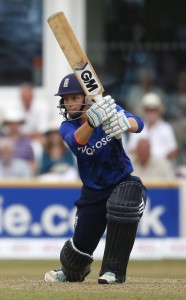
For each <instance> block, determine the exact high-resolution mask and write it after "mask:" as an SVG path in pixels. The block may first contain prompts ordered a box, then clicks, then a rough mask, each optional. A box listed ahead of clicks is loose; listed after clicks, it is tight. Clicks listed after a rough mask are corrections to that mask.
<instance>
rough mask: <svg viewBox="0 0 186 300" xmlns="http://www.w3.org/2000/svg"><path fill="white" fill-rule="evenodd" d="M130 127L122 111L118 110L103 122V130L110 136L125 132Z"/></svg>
mask: <svg viewBox="0 0 186 300" xmlns="http://www.w3.org/2000/svg"><path fill="white" fill-rule="evenodd" d="M130 127H131V126H130V123H129V121H128V119H127V117H126V116H125V114H124V111H119V112H118V113H117V114H115V115H114V116H113V117H111V118H110V119H109V120H107V121H106V122H105V123H104V124H103V130H104V131H105V133H106V134H110V136H111V137H112V136H116V135H118V134H120V133H122V132H125V131H126V130H128V129H129V128H130Z"/></svg>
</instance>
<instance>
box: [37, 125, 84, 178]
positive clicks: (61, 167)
mask: <svg viewBox="0 0 186 300" xmlns="http://www.w3.org/2000/svg"><path fill="white" fill-rule="evenodd" d="M38 175H40V176H38V178H40V179H60V180H66V181H73V180H77V179H79V176H78V171H77V168H76V162H75V158H74V156H73V154H72V152H71V151H70V150H69V148H68V146H67V145H66V144H65V143H64V141H63V139H62V138H61V136H60V134H59V124H58V123H57V122H56V121H52V122H50V125H49V128H48V130H47V131H46V133H45V144H44V149H43V154H42V156H41V161H40V165H39V169H38Z"/></svg>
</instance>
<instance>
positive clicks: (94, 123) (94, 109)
mask: <svg viewBox="0 0 186 300" xmlns="http://www.w3.org/2000/svg"><path fill="white" fill-rule="evenodd" d="M116 112H117V111H116V103H115V101H114V99H112V98H111V96H105V97H104V98H102V99H101V100H98V101H97V102H96V103H94V104H93V105H92V106H91V107H90V108H89V109H88V110H87V111H86V114H87V116H88V123H89V125H90V126H91V127H93V128H96V127H98V126H99V125H101V124H102V123H103V122H104V121H106V120H108V119H110V118H111V117H112V116H113V115H114V114H115V113H116Z"/></svg>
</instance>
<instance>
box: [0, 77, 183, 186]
mask: <svg viewBox="0 0 186 300" xmlns="http://www.w3.org/2000/svg"><path fill="white" fill-rule="evenodd" d="M183 80H184V78H182V81H183ZM180 85H181V83H180ZM180 89H181V87H180ZM182 89H183V87H182ZM135 93H137V89H136V90H135ZM135 93H134V91H133V94H132V93H129V96H130V97H131V103H130V97H129V98H128V102H127V101H125V102H124V103H125V104H123V108H124V109H127V110H129V109H130V111H131V112H132V113H134V114H136V113H138V115H140V116H141V117H142V118H143V120H144V130H143V131H142V132H141V133H140V134H130V133H126V136H125V138H124V142H125V143H127V151H128V153H129V154H130V156H131V158H132V163H133V166H134V173H133V174H134V175H137V176H140V177H141V178H142V179H143V180H148V179H160V180H161V179H164V180H166V179H173V178H176V177H178V176H184V175H185V174H184V171H183V172H180V170H181V169H182V168H183V169H184V157H185V153H184V152H185V148H184V145H183V143H184V142H183V136H184V138H185V131H184V134H182V135H181V133H182V131H183V128H182V127H184V126H183V124H182V126H181V125H180V127H179V130H178V128H177V127H176V126H175V123H174V121H175V118H173V120H167V119H166V118H165V116H166V114H167V113H169V111H170V110H173V107H172V108H170V107H169V106H167V107H166V105H165V102H164V101H163V100H162V98H161V95H160V93H159V91H156V90H150V91H148V90H147V91H146V92H143V93H142V92H140V95H141V98H140V99H138V101H137V100H136V106H135V101H134V99H133V98H132V95H133V96H134V94H135ZM136 96H137V95H136ZM132 99H133V100H132ZM181 99H182V98H181ZM115 100H116V102H118V101H117V99H115ZM172 101H173V100H172ZM180 101H182V102H183V103H184V101H183V99H182V100H180ZM118 104H120V105H121V106H122V102H119V103H118ZM130 104H131V105H130ZM174 105H175V104H174ZM125 106H126V107H125ZM175 106H176V105H175ZM178 108H179V106H177V109H178ZM171 113H172V114H173V112H171ZM175 114H176V112H175ZM183 119H184V120H185V115H184V116H182V118H179V120H180V122H182V123H184V121H183ZM0 121H1V122H0V179H16V178H25V179H28V178H34V179H38V180H41V181H47V180H48V181H58V180H59V181H62V182H63V181H64V182H68V181H69V182H70V181H76V180H79V174H78V170H77V166H76V159H75V157H74V155H73V154H72V152H71V151H70V149H69V148H68V146H67V145H66V144H65V143H64V141H63V140H62V138H61V136H60V134H59V126H60V121H59V120H57V119H56V120H53V119H52V118H51V116H50V110H49V107H48V105H47V103H46V101H44V100H43V101H42V100H38V99H36V98H35V97H34V92H33V87H32V86H31V85H29V84H24V85H22V86H21V87H20V105H19V106H17V107H11V108H9V109H5V110H3V108H1V109H0ZM179 131H181V132H179Z"/></svg>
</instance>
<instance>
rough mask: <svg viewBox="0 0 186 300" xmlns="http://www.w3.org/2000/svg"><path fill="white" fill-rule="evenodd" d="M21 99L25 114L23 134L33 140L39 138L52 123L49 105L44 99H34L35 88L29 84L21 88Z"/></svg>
mask: <svg viewBox="0 0 186 300" xmlns="http://www.w3.org/2000/svg"><path fill="white" fill-rule="evenodd" d="M20 99H21V104H22V106H23V109H24V112H25V113H24V116H25V122H24V124H23V126H22V132H23V133H24V134H26V135H28V136H29V137H31V138H38V137H39V136H40V135H42V134H43V133H44V132H45V131H46V130H47V128H48V123H49V121H50V108H49V105H48V103H47V102H46V101H44V100H43V99H39V98H36V97H34V93H33V87H32V85H30V84H27V83H25V84H23V85H22V86H21V89H20Z"/></svg>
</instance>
